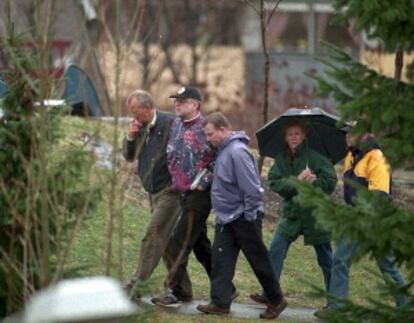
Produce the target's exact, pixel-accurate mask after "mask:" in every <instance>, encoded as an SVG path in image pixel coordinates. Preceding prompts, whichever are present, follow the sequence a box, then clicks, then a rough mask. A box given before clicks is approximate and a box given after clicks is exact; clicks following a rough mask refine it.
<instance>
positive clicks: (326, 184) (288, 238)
mask: <svg viewBox="0 0 414 323" xmlns="http://www.w3.org/2000/svg"><path fill="white" fill-rule="evenodd" d="M285 141H286V149H285V150H284V151H283V152H281V153H280V154H278V155H277V156H276V158H275V163H274V165H273V167H272V168H271V169H270V171H269V174H268V180H269V185H270V188H271V189H272V190H273V191H275V192H276V193H278V194H279V195H280V196H281V197H282V198H283V214H282V218H281V219H280V221H279V226H278V228H277V230H276V232H275V234H274V236H273V240H272V243H271V245H270V258H271V260H272V264H273V268H274V271H275V275H276V278H277V279H278V280H279V279H280V275H281V272H282V267H283V262H284V260H285V258H286V255H287V253H288V250H289V246H290V244H291V243H292V242H293V241H295V240H296V239H297V238H298V237H299V236H300V235H303V237H304V240H305V244H306V245H312V246H313V247H314V249H315V252H316V255H317V260H318V265H319V267H320V268H321V269H322V273H323V276H324V282H325V287H326V289H327V288H328V286H329V283H330V277H331V267H332V247H331V244H330V233H329V232H327V231H325V230H323V229H321V228H318V227H317V226H316V223H315V222H316V220H315V218H314V217H313V215H312V210H310V209H306V208H303V207H301V206H300V205H299V204H297V203H296V202H295V201H294V200H293V199H294V197H295V196H296V195H297V191H296V189H295V188H294V187H293V186H292V185H291V184H290V183H289V181H288V179H289V178H290V177H292V176H293V177H297V178H298V179H299V180H304V181H308V182H310V183H312V184H313V185H314V186H316V187H319V188H321V189H322V190H323V191H324V192H325V193H327V194H331V193H332V192H333V190H334V189H335V185H336V181H337V178H336V172H335V169H334V167H333V165H332V163H331V162H330V161H329V160H328V159H327V158H325V157H324V156H322V155H321V154H319V153H317V152H316V151H314V150H313V149H311V148H309V147H308V145H307V142H306V128H305V126H304V125H303V124H302V123H301V122H299V121H297V120H294V121H292V122H290V123H289V124H288V125H287V126H286V128H285ZM250 297H251V298H252V299H253V300H254V301H256V302H259V303H265V302H266V299H265V298H264V296H263V295H262V294H253V295H251V296H250Z"/></svg>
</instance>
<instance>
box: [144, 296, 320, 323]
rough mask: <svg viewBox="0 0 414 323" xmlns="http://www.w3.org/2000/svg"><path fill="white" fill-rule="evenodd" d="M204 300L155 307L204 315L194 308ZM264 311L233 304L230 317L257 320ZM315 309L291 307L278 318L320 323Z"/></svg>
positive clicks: (147, 301) (256, 307)
mask: <svg viewBox="0 0 414 323" xmlns="http://www.w3.org/2000/svg"><path fill="white" fill-rule="evenodd" d="M141 302H142V303H144V304H146V305H152V306H156V305H153V304H152V303H151V301H150V297H142V298H141ZM206 303H207V301H205V300H194V301H192V302H189V303H181V304H179V305H170V306H157V307H159V308H160V309H163V310H165V311H168V312H175V313H180V314H187V315H188V314H191V315H206V314H203V313H201V312H199V311H198V310H197V309H196V307H197V305H199V304H206ZM264 309H265V306H264V305H259V304H257V305H254V304H242V303H237V302H234V303H233V304H232V306H231V312H230V314H229V315H230V316H234V317H240V318H254V319H258V318H259V314H260V313H261V312H263V310H264ZM314 312H315V309H313V308H304V307H291V306H289V307H288V308H287V309H286V310H284V311H283V313H282V314H280V316H279V318H280V319H283V320H287V321H290V320H291V321H295V322H297V321H301V322H320V321H319V320H318V319H316V317H315V316H314V315H313V313H314Z"/></svg>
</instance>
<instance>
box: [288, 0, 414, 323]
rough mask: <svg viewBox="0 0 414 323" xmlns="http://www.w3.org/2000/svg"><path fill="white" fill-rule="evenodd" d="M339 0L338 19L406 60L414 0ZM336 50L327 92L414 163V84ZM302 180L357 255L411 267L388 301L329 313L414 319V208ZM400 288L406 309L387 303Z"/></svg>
mask: <svg viewBox="0 0 414 323" xmlns="http://www.w3.org/2000/svg"><path fill="white" fill-rule="evenodd" d="M333 5H334V7H335V9H336V12H337V18H336V19H337V22H339V23H342V24H348V22H349V21H350V19H351V18H352V19H354V22H355V30H356V31H362V30H364V31H365V32H366V33H367V35H368V36H369V37H374V38H378V39H379V40H380V41H382V44H383V46H384V48H385V49H386V50H387V51H390V52H396V53H399V55H397V54H396V62H401V61H402V60H401V54H402V52H401V50H404V51H406V52H410V51H411V50H413V49H414V38H413V37H412V35H413V32H414V16H413V15H412V12H413V9H414V2H412V1H409V0H398V1H385V0H375V1H357V0H334V1H333ZM330 49H331V56H330V59H329V60H323V62H324V63H325V64H326V66H327V75H326V76H317V77H315V79H316V80H317V81H318V85H319V86H318V91H319V93H320V94H322V95H332V96H333V97H334V98H335V100H336V102H338V107H337V109H338V111H339V112H340V115H341V123H342V124H343V123H344V122H346V121H357V122H356V125H355V126H354V127H353V128H352V130H351V131H352V132H353V133H355V134H357V135H360V134H363V133H366V132H370V133H373V134H375V136H376V138H377V139H378V141H379V142H380V144H381V147H382V150H383V151H384V153H385V156H386V157H387V158H388V159H389V161H390V162H391V164H392V165H393V166H399V167H403V168H412V167H413V166H414V163H413V162H414V142H413V140H412V137H413V136H412V125H413V124H414V85H413V84H409V83H405V82H402V81H400V80H398V79H393V78H389V77H386V76H384V75H380V74H379V73H377V72H375V71H373V70H371V69H369V68H368V67H367V66H365V65H363V64H361V63H360V62H357V61H355V60H354V59H353V58H352V57H351V56H349V55H348V54H346V53H345V52H343V51H342V50H340V49H338V48H335V47H333V46H330ZM396 65H398V64H396ZM399 68H401V66H400V67H399ZM396 72H398V70H397V71H396ZM396 75H398V73H396ZM294 183H295V185H296V187H297V188H298V191H299V195H298V196H297V200H298V201H299V202H300V203H301V204H303V205H305V206H307V207H312V208H314V214H315V216H316V218H317V221H318V223H319V225H321V226H323V227H325V228H326V229H329V230H331V231H332V232H333V236H334V237H335V238H341V237H346V238H348V239H350V240H351V241H355V242H358V244H359V246H360V248H359V250H358V253H357V254H356V256H355V261H358V260H359V259H361V258H362V257H363V256H373V257H375V258H377V259H381V258H382V257H384V256H385V255H395V256H396V259H397V262H398V264H399V265H400V266H403V267H405V268H406V270H407V273H408V277H407V280H408V283H407V285H406V286H405V287H404V288H398V287H397V286H395V285H394V284H393V283H392V282H391V281H389V280H388V279H385V283H382V284H381V285H380V287H379V290H380V292H381V295H384V300H383V301H382V300H380V301H378V300H373V299H368V304H367V305H361V304H356V303H354V302H352V301H349V300H344V301H343V302H342V304H343V305H344V306H343V307H341V308H339V309H335V310H329V311H327V312H325V314H326V315H325V316H324V319H326V320H327V321H330V322H362V321H363V322H413V321H414V293H413V284H414V244H413V243H412V237H413V235H414V214H413V213H412V212H410V211H408V210H405V209H401V208H398V207H397V206H396V205H395V204H394V203H393V201H392V200H390V199H387V198H384V197H383V196H381V195H378V194H375V193H374V192H369V191H367V190H365V189H360V190H359V192H358V196H357V199H356V203H355V205H354V206H349V205H346V204H345V203H344V202H343V201H340V200H337V199H334V198H332V197H328V196H326V195H325V194H323V193H322V192H321V191H320V190H318V189H315V188H313V187H312V186H311V185H309V184H306V183H301V182H299V181H297V180H295V181H294ZM398 293H404V294H406V295H407V296H408V298H409V300H410V302H409V304H407V305H405V306H403V307H400V308H396V307H393V306H390V305H389V304H387V302H386V301H385V296H386V295H396V294H398ZM322 294H323V292H322V293H320V296H322Z"/></svg>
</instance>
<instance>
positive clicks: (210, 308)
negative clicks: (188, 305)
mask: <svg viewBox="0 0 414 323" xmlns="http://www.w3.org/2000/svg"><path fill="white" fill-rule="evenodd" d="M197 309H198V310H199V311H200V312H203V313H205V314H216V315H223V314H229V312H230V309H228V308H224V307H220V306H217V305H214V304H213V303H209V304H206V305H201V304H200V305H198V306H197Z"/></svg>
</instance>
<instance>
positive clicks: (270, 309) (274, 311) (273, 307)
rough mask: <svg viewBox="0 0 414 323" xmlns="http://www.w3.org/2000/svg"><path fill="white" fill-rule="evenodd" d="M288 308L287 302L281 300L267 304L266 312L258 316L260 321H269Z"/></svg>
mask: <svg viewBox="0 0 414 323" xmlns="http://www.w3.org/2000/svg"><path fill="white" fill-rule="evenodd" d="M287 306H288V303H287V300H286V299H284V298H282V299H281V300H280V301H279V302H278V303H273V304H271V303H268V304H267V308H266V310H265V311H264V312H263V313H261V314H260V315H259V317H260V318H261V319H266V320H271V319H275V318H277V317H278V316H279V315H280V313H282V312H283V311H284V310H285V309H286V307H287Z"/></svg>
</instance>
